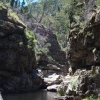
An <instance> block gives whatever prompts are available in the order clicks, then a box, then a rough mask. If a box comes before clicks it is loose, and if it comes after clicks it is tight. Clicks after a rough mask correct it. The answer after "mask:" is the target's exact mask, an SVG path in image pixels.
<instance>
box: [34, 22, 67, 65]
mask: <svg viewBox="0 0 100 100" xmlns="http://www.w3.org/2000/svg"><path fill="white" fill-rule="evenodd" d="M33 27H34V29H35V35H36V37H37V39H38V41H39V43H38V45H39V47H45V45H46V43H49V44H50V46H48V47H47V48H48V50H49V51H48V55H50V56H51V57H52V58H53V59H54V60H55V61H56V62H57V63H59V64H62V65H66V54H65V52H63V51H62V50H61V48H60V46H59V43H58V41H57V37H56V35H55V34H54V33H53V32H52V31H51V30H49V29H46V28H45V27H44V26H41V25H40V26H36V25H35V24H34V26H33Z"/></svg>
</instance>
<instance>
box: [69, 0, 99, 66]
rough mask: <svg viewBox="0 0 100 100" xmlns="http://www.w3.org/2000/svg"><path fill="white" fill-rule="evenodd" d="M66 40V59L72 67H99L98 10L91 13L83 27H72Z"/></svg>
mask: <svg viewBox="0 0 100 100" xmlns="http://www.w3.org/2000/svg"><path fill="white" fill-rule="evenodd" d="M90 1H91V0H90ZM84 26H85V27H84ZM77 30H78V31H79V32H77ZM68 39H69V42H68V50H67V59H68V60H69V62H70V64H71V66H72V67H76V68H80V67H86V68H89V66H92V65H96V66H97V65H100V9H98V10H96V11H95V12H92V14H91V16H90V17H89V18H88V22H87V23H86V24H85V25H83V26H82V25H80V24H79V26H78V27H77V26H74V30H71V31H70V34H69V38H68Z"/></svg>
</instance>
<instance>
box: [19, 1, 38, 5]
mask: <svg viewBox="0 0 100 100" xmlns="http://www.w3.org/2000/svg"><path fill="white" fill-rule="evenodd" d="M24 1H25V6H26V5H27V2H26V0H24ZM29 1H32V2H37V1H39V0H29ZM20 2H23V0H20Z"/></svg>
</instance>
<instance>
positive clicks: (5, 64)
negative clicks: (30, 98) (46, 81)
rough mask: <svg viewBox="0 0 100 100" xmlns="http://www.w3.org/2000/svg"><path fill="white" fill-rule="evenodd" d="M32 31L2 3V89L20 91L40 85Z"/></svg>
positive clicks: (0, 29)
mask: <svg viewBox="0 0 100 100" xmlns="http://www.w3.org/2000/svg"><path fill="white" fill-rule="evenodd" d="M29 36H30V37H31V34H30V31H28V30H27V29H26V26H25V25H24V24H23V23H22V22H21V20H20V19H19V18H18V16H17V15H16V14H15V13H13V12H12V11H11V10H9V9H7V8H5V7H3V6H0V90H1V91H3V92H20V91H30V90H34V89H38V88H39V86H40V85H41V78H40V76H38V75H37V74H38V72H37V71H36V70H35V68H36V59H35V53H34V50H33V49H34V46H33V43H32V41H33V40H34V38H29Z"/></svg>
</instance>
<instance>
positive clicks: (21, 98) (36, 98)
mask: <svg viewBox="0 0 100 100" xmlns="http://www.w3.org/2000/svg"><path fill="white" fill-rule="evenodd" d="M54 96H56V93H55V92H46V91H37V92H34V93H25V94H6V95H3V99H4V100H53V97H54Z"/></svg>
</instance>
